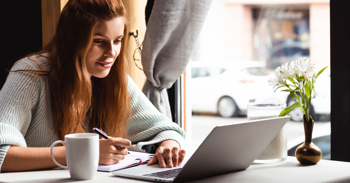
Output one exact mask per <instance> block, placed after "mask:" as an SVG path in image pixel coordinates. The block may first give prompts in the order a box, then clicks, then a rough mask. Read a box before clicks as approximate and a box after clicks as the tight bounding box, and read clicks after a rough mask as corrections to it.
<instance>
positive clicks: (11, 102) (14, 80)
mask: <svg viewBox="0 0 350 183" xmlns="http://www.w3.org/2000/svg"><path fill="white" fill-rule="evenodd" d="M16 70H37V67H36V66H35V64H34V63H31V62H30V61H29V60H20V61H18V62H17V63H16V64H15V65H14V66H13V67H12V69H11V71H16ZM38 81H39V76H36V75H34V74H30V73H27V72H10V74H9V76H8V77H7V80H6V82H5V84H4V86H3V88H2V89H1V91H0V171H1V166H2V164H3V161H4V158H5V156H6V153H7V150H8V148H9V147H10V146H21V147H26V146H27V144H26V141H25V138H24V136H25V133H26V132H27V129H28V127H29V125H30V122H31V118H32V110H33V109H34V107H35V105H36V104H37V100H38V93H39V91H38V87H39V85H40V83H39V82H38Z"/></svg>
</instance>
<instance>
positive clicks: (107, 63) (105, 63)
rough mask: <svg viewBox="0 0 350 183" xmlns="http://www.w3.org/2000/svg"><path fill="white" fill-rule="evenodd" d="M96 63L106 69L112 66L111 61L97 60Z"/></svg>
mask: <svg viewBox="0 0 350 183" xmlns="http://www.w3.org/2000/svg"><path fill="white" fill-rule="evenodd" d="M97 63H98V65H100V66H101V67H103V68H106V69H108V68H110V67H112V64H113V62H97Z"/></svg>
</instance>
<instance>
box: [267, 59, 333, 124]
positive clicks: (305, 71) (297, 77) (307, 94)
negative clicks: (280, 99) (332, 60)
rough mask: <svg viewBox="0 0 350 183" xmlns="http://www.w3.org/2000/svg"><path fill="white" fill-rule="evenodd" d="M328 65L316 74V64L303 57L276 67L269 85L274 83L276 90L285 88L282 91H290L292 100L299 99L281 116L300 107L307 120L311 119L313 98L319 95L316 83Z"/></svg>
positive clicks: (282, 112)
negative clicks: (310, 111)
mask: <svg viewBox="0 0 350 183" xmlns="http://www.w3.org/2000/svg"><path fill="white" fill-rule="evenodd" d="M327 67H328V66H327ZM327 67H324V68H323V69H321V70H320V71H319V72H318V73H317V74H316V73H315V72H314V70H315V64H314V63H312V62H311V61H310V59H308V58H306V57H301V58H299V59H297V60H295V61H291V62H287V63H285V64H283V65H282V66H281V67H277V68H276V70H275V72H274V74H273V76H272V77H271V78H270V80H269V81H268V82H269V85H270V86H271V85H273V88H274V89H275V90H274V92H275V91H276V90H277V89H279V88H283V90H282V91H285V92H289V93H290V96H291V99H292V100H293V99H294V97H296V99H297V102H295V103H294V104H293V105H290V106H287V107H286V108H284V109H283V110H282V111H281V113H280V114H279V116H285V115H287V114H288V113H289V112H291V111H292V110H294V109H295V108H300V109H301V110H302V111H303V112H304V114H305V119H306V121H309V107H310V105H311V99H312V98H315V97H316V95H317V93H316V91H315V87H314V84H315V83H316V80H317V77H318V76H319V75H320V74H321V73H322V72H323V71H324V70H325V69H326V68H327ZM297 93H299V95H300V96H299V95H298V94H297Z"/></svg>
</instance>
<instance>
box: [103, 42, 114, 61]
mask: <svg viewBox="0 0 350 183" xmlns="http://www.w3.org/2000/svg"><path fill="white" fill-rule="evenodd" d="M104 55H105V56H106V57H107V56H108V57H111V58H114V57H115V55H116V52H115V49H114V44H113V42H112V43H109V44H108V45H107V48H106V50H105V53H104Z"/></svg>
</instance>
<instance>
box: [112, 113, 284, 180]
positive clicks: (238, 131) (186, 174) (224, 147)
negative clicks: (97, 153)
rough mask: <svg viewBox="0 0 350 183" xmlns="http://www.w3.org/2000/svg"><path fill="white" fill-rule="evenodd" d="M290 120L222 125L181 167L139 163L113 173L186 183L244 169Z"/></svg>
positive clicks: (265, 120)
mask: <svg viewBox="0 0 350 183" xmlns="http://www.w3.org/2000/svg"><path fill="white" fill-rule="evenodd" d="M288 120H289V116H286V117H276V118H266V119H259V120H251V121H246V122H240V123H234V124H227V125H219V126H216V127H215V128H214V129H213V130H212V131H211V132H210V134H209V135H208V136H207V138H206V139H205V140H204V141H203V142H202V144H201V145H200V146H199V147H198V149H197V150H196V151H195V152H194V153H193V155H192V156H191V157H189V158H188V160H187V161H186V162H184V163H182V165H180V166H179V167H174V168H159V165H152V166H147V165H140V166H137V167H133V168H128V169H124V170H120V171H115V172H112V174H113V175H116V176H121V177H128V178H135V179H144V180H151V181H158V182H184V181H190V180H195V179H200V178H204V177H210V176H214V175H219V174H225V173H229V172H234V171H240V170H245V169H247V168H248V167H249V166H250V165H251V164H252V162H253V161H254V160H255V158H257V157H258V156H259V155H260V153H261V152H262V151H263V150H264V149H265V147H266V146H267V145H268V144H269V143H270V142H271V140H272V139H273V138H274V137H275V136H276V135H277V133H278V132H279V131H280V130H281V128H282V127H283V126H284V125H285V124H286V122H287V121H288Z"/></svg>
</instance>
